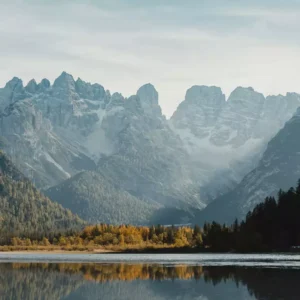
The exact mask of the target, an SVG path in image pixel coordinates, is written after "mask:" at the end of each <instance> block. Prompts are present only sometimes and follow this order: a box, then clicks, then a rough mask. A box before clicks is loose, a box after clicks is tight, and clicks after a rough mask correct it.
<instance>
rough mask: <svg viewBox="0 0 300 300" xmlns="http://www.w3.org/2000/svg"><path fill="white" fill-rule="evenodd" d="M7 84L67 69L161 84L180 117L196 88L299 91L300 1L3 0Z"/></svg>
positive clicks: (1, 74)
mask: <svg viewBox="0 0 300 300" xmlns="http://www.w3.org/2000/svg"><path fill="white" fill-rule="evenodd" d="M0 8H1V9H0V41H1V47H0V64H1V69H0V82H1V85H4V84H5V82H6V81H8V80H9V79H10V77H13V76H19V77H22V78H23V79H24V82H26V81H29V80H30V79H31V78H32V77H35V78H36V79H37V80H40V79H41V78H43V77H48V78H49V79H50V80H51V81H53V80H54V79H55V78H56V77H57V76H58V75H59V74H60V73H61V71H63V70H66V71H68V72H70V73H72V74H73V75H74V77H77V76H78V77H81V78H82V79H84V80H87V81H91V82H99V83H100V84H102V85H104V87H105V88H107V89H110V90H111V91H112V92H114V91H119V92H122V93H123V94H124V95H125V96H129V95H130V94H134V93H135V92H136V90H137V89H138V87H139V86H141V85H142V84H144V83H147V82H152V83H153V84H154V85H155V86H156V88H157V89H158V91H159V94H160V103H161V105H162V108H163V111H164V112H165V113H166V114H167V115H171V114H172V112H173V111H174V109H176V106H177V105H178V104H179V102H180V101H182V100H183V98H184V95H185V91H186V89H188V88H189V87H190V86H191V85H194V84H206V85H219V86H221V87H222V88H223V90H224V91H225V93H226V94H227V95H228V94H229V93H230V91H231V90H233V89H234V88H235V87H236V86H238V85H244V86H254V88H256V89H258V90H259V91H261V92H264V93H265V94H269V93H272V94H276V93H285V92H287V91H300V86H299V85H298V82H297V81H298V79H297V76H298V72H297V69H298V68H299V67H300V58H299V55H298V53H299V46H300V45H299V41H300V40H299V33H298V28H299V26H300V18H299V17H300V5H299V4H298V3H297V2H294V1H289V4H287V3H286V2H284V3H283V2H282V1H280V0H274V1H272V2H270V1H267V0H262V1H256V0H253V1H232V0H230V1H227V0H222V1H218V0H216V1H214V0H210V1H206V0H203V1H192V0H186V1H184V2H183V1H179V0H173V1H163V0H160V1H158V0H153V1H140V0H139V1H137V0H130V1H125V0H123V1H122V0H110V1H104V0H103V1H92V0H90V1H83V0H82V1H79V0H77V1H76V0H74V1H67V0H66V1H58V0H52V1H42V0H40V1H39V0H26V1H25V0H24V1H21V0H19V1H14V0H11V1H9V0H7V1H6V0H2V1H0Z"/></svg>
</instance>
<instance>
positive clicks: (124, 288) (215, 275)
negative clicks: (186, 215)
mask: <svg viewBox="0 0 300 300" xmlns="http://www.w3.org/2000/svg"><path fill="white" fill-rule="evenodd" d="M299 279H300V270H299V269H279V268H243V267H222V266H214V267H208V266H203V267H202V266H190V265H178V266H168V265H162V264H156V265H155V264H128V263H126V264H120V263H115V264H113V263H111V264H79V263H1V264H0V281H1V285H0V299H5V300H6V299H22V300H23V299H76V300H77V299H128V300H129V299H131V300H135V299H143V300H147V299H156V300H158V299H159V300H161V299H198V300H199V299H208V300H211V299H217V300H219V299H220V300H221V299H225V300H227V299H228V300H229V299H264V300H265V299H267V300H268V299H272V300H273V299H299V295H300V285H299Z"/></svg>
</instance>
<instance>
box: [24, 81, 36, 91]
mask: <svg viewBox="0 0 300 300" xmlns="http://www.w3.org/2000/svg"><path fill="white" fill-rule="evenodd" d="M37 89H38V85H37V83H36V81H35V80H34V79H31V80H30V81H29V82H28V84H27V85H26V87H25V90H26V91H27V92H28V93H30V94H34V93H35V92H36V91H37Z"/></svg>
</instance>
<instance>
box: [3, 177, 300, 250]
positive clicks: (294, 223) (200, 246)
mask: <svg viewBox="0 0 300 300" xmlns="http://www.w3.org/2000/svg"><path fill="white" fill-rule="evenodd" d="M2 189H3V187H2ZM11 193H12V194H13V193H14V191H12V192H11ZM32 193H33V194H35V193H37V192H35V191H33V192H32ZM45 201H46V200H45ZM299 213H300V180H299V182H298V186H297V187H296V188H290V189H289V190H288V191H282V190H280V191H279V192H278V199H277V200H276V199H275V198H274V197H268V198H266V199H265V201H264V202H263V203H260V204H258V205H257V206H256V207H255V208H254V209H253V210H252V211H250V212H249V213H248V214H247V216H246V218H245V220H243V221H242V222H239V221H238V220H236V221H235V222H234V223H233V224H231V225H226V224H218V223H216V222H212V223H205V224H204V226H203V228H200V226H198V225H195V226H193V227H189V226H183V227H181V226H177V227H176V226H161V225H156V226H132V225H111V224H97V225H88V226H85V227H84V228H83V229H80V230H79V229H77V230H76V229H74V228H73V227H72V231H70V232H68V233H67V232H66V231H59V230H58V231H55V230H48V231H42V232H43V236H41V235H39V236H37V235H36V234H35V233H34V232H33V233H30V231H29V230H28V233H27V235H25V234H24V233H23V234H22V235H15V236H13V237H11V238H10V239H9V240H7V239H1V244H2V247H1V249H2V250H3V249H4V250H14V249H16V248H17V249H36V248H39V247H44V248H45V249H50V248H51V247H52V248H60V249H64V250H94V249H107V250H112V251H151V250H152V251H153V250H154V249H160V250H162V249H167V250H168V251H172V249H173V250H174V249H176V250H177V251H181V252H189V251H193V252H201V251H207V252H270V251H289V250H290V249H291V248H292V247H293V246H297V245H300V230H299V229H300V218H299ZM49 217H50V216H44V218H46V220H47V218H49ZM69 224H70V223H69ZM50 228H51V225H50V223H49V229H50ZM4 245H5V246H4Z"/></svg>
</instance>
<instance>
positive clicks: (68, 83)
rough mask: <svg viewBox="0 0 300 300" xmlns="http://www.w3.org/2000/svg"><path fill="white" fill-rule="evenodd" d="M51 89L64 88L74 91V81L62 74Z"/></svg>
mask: <svg viewBox="0 0 300 300" xmlns="http://www.w3.org/2000/svg"><path fill="white" fill-rule="evenodd" d="M53 88H54V89H55V88H64V89H70V90H75V80H74V78H73V76H72V75H71V74H68V73H66V72H62V73H61V75H60V76H59V77H58V78H56V79H55V81H54V84H53Z"/></svg>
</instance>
